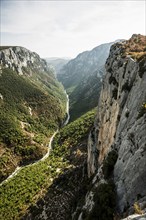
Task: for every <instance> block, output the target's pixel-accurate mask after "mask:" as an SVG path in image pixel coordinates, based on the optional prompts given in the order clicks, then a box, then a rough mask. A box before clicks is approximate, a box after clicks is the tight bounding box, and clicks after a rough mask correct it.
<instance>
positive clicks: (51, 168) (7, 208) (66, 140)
mask: <svg viewBox="0 0 146 220" xmlns="http://www.w3.org/2000/svg"><path fill="white" fill-rule="evenodd" d="M94 116H95V110H93V111H91V112H88V113H87V114H86V115H83V116H82V117H81V118H79V119H78V120H76V121H74V122H72V123H70V124H69V125H67V126H65V127H64V128H62V129H61V130H60V133H58V134H57V135H56V137H55V139H54V143H53V149H52V151H51V155H50V156H49V158H47V159H46V160H45V161H40V162H38V163H36V164H34V165H30V166H27V167H24V168H22V169H21V170H20V172H19V173H18V174H17V176H15V177H14V178H12V179H10V180H9V181H8V182H5V183H4V184H3V185H2V186H1V189H0V194H1V200H0V207H1V210H0V215H1V216H0V218H1V219H5V220H11V219H20V218H21V217H22V216H23V215H24V214H25V213H26V210H27V209H28V207H30V206H31V205H33V204H35V203H36V201H37V200H38V199H39V198H40V197H42V195H44V193H45V192H46V190H47V189H48V187H49V186H50V185H51V183H52V179H54V178H56V177H57V176H58V175H59V173H63V170H64V169H65V168H66V169H69V167H71V166H74V165H75V164H77V163H78V157H79V156H80V154H81V152H80V151H79V150H78V149H77V148H76V146H77V145H78V144H79V143H80V142H81V140H83V139H84V138H85V137H87V134H88V132H89V130H90V128H91V126H92V125H93V121H94ZM72 150H73V151H76V155H75V158H74V159H73V158H72Z"/></svg>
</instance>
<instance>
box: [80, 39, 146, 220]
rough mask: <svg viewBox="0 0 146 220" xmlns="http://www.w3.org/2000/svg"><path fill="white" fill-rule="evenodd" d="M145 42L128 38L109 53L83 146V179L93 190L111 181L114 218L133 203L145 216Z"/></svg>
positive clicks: (130, 208)
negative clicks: (85, 155)
mask: <svg viewBox="0 0 146 220" xmlns="http://www.w3.org/2000/svg"><path fill="white" fill-rule="evenodd" d="M145 40H146V38H145V37H144V36H141V35H133V36H132V38H131V39H130V40H129V41H124V42H121V43H116V44H114V45H113V46H112V47H111V50H110V55H109V57H108V59H107V61H106V75H105V78H104V81H103V85H102V90H101V94H100V99H99V106H98V113H97V118H96V122H95V129H94V131H92V132H91V134H92V136H91V134H90V136H89V142H88V175H89V177H91V176H95V177H94V179H93V181H92V184H93V185H94V187H95V186H96V185H97V184H99V182H100V181H102V180H104V179H105V180H106V181H109V179H110V180H111V179H112V180H113V181H114V184H115V188H116V204H117V212H118V213H124V212H125V211H126V213H127V214H128V213H132V212H134V208H133V205H134V203H135V202H138V204H140V205H141V208H142V209H143V210H144V211H146V202H145V201H146V199H145V198H146V187H145V186H146V135H145V134H146V52H145V43H144V42H145ZM134 44H135V45H134ZM133 45H134V46H133ZM135 48H136V49H135ZM137 48H140V49H137ZM95 137H96V138H95ZM116 154H117V156H115V155H116ZM115 158H116V159H115ZM112 160H113V161H112ZM95 188H96V190H94V191H97V190H98V188H97V187H95ZM91 191H92V190H90V191H89V193H88V194H90V192H91ZM87 197H88V196H87ZM93 200H94V201H93ZM91 201H93V204H94V203H95V202H96V201H95V198H94V199H93V196H92V198H91V199H89V198H88V202H87V200H86V199H85V205H84V206H83V209H82V210H86V212H87V211H89V210H88V208H86V207H88V204H90V203H91ZM82 214H83V212H82ZM79 219H82V218H79ZM109 219H110V218H109Z"/></svg>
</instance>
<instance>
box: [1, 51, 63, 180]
mask: <svg viewBox="0 0 146 220" xmlns="http://www.w3.org/2000/svg"><path fill="white" fill-rule="evenodd" d="M0 68H1V69H0V97H1V98H0V123H1V128H0V152H1V174H0V178H1V180H4V179H6V177H7V176H9V175H10V174H11V173H12V172H13V171H14V170H15V169H16V167H17V166H22V165H26V164H28V163H32V162H34V161H36V160H38V159H40V158H42V157H43V156H44V155H45V154H46V152H47V146H48V142H49V138H50V137H51V136H52V134H53V133H54V131H55V130H57V128H58V127H60V126H61V125H62V122H63V120H64V117H65V111H66V109H65V108H66V94H65V93H64V89H63V87H62V85H61V84H60V83H59V82H58V81H57V80H56V78H55V76H54V74H53V72H52V70H51V69H50V68H49V67H48V65H47V63H46V61H45V60H43V59H41V58H40V57H39V55H38V54H36V53H34V52H31V51H29V50H27V49H25V48H23V47H0Z"/></svg>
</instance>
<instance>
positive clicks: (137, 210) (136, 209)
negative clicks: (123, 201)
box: [134, 202, 143, 215]
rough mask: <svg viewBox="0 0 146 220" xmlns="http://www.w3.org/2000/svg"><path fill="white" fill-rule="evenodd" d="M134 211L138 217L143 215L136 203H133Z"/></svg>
mask: <svg viewBox="0 0 146 220" xmlns="http://www.w3.org/2000/svg"><path fill="white" fill-rule="evenodd" d="M134 211H135V213H136V214H139V215H142V214H143V211H142V210H141V208H140V206H139V204H138V203H137V202H135V203H134Z"/></svg>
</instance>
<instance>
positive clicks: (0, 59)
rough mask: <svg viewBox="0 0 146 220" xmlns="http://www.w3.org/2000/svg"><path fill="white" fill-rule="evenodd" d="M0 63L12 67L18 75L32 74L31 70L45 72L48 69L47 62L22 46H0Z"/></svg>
mask: <svg viewBox="0 0 146 220" xmlns="http://www.w3.org/2000/svg"><path fill="white" fill-rule="evenodd" d="M0 64H1V65H3V66H4V67H6V68H10V69H13V70H14V71H16V72H17V73H19V75H23V74H28V75H32V73H33V71H34V70H35V71H37V72H38V71H40V72H46V71H48V70H49V67H48V65H47V62H46V61H45V60H43V59H41V58H40V56H39V55H38V54H37V53H35V52H31V51H29V50H28V49H26V48H24V47H18V46H12V47H0Z"/></svg>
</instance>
